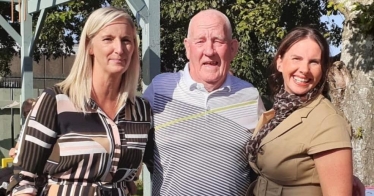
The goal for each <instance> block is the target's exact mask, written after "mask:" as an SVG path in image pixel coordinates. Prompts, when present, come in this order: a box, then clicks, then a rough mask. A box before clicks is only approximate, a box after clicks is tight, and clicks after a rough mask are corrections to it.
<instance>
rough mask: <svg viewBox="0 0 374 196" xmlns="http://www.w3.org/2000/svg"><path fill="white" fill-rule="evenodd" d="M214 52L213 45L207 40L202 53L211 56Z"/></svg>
mask: <svg viewBox="0 0 374 196" xmlns="http://www.w3.org/2000/svg"><path fill="white" fill-rule="evenodd" d="M213 54H214V46H213V43H212V42H207V43H206V44H205V48H204V55H206V56H212V55H213Z"/></svg>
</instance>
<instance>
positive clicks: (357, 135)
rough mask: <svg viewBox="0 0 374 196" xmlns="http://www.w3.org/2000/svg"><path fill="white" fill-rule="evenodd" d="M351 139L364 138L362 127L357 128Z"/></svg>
mask: <svg viewBox="0 0 374 196" xmlns="http://www.w3.org/2000/svg"><path fill="white" fill-rule="evenodd" d="M353 137H354V138H355V139H359V140H361V139H363V138H364V129H363V128H362V127H358V128H357V130H356V131H355V132H354V134H353Z"/></svg>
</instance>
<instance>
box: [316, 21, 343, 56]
mask: <svg viewBox="0 0 374 196" xmlns="http://www.w3.org/2000/svg"><path fill="white" fill-rule="evenodd" d="M333 20H334V22H335V23H336V24H337V25H338V26H339V27H343V20H344V16H343V15H335V16H322V17H321V21H329V22H330V23H332V21H333ZM340 49H341V46H339V47H335V46H330V51H331V56H335V55H336V54H339V53H340Z"/></svg>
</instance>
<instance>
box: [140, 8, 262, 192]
mask: <svg viewBox="0 0 374 196" xmlns="http://www.w3.org/2000/svg"><path fill="white" fill-rule="evenodd" d="M184 45H185V49H186V55H187V58H188V60H189V63H187V64H186V66H185V68H184V70H183V71H180V72H178V73H164V74H160V75H158V76H157V77H155V78H154V80H153V81H152V83H151V84H150V86H149V87H148V88H147V89H146V91H145V93H144V97H145V98H146V99H148V100H149V102H150V103H151V105H152V108H153V111H154V115H155V116H154V119H155V120H154V121H155V129H156V132H155V140H156V148H155V169H154V173H153V176H152V184H153V187H152V192H153V195H244V194H245V191H246V188H247V187H248V186H249V183H250V178H249V171H250V169H249V167H248V164H247V159H246V154H245V150H244V149H245V148H244V146H245V143H246V142H247V140H248V139H249V138H250V136H251V135H252V133H251V130H252V129H253V128H255V126H256V123H257V120H258V116H259V115H260V114H261V113H262V112H263V111H264V107H263V104H262V101H261V98H260V95H259V93H258V91H257V89H256V88H254V87H253V86H252V84H250V83H248V82H245V81H243V80H240V79H239V78H237V77H234V76H232V75H231V74H229V70H230V63H231V61H232V60H233V59H234V57H235V55H236V54H237V51H238V47H239V43H238V41H237V40H235V39H233V38H232V30H231V25H230V21H229V20H228V18H227V17H226V16H225V15H224V14H223V13H221V12H219V11H217V10H212V9H210V10H204V11H201V12H200V13H198V14H196V15H195V16H194V17H193V18H192V19H191V21H190V24H189V28H188V35H187V38H186V39H185V40H184Z"/></svg>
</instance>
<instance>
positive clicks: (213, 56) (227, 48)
mask: <svg viewBox="0 0 374 196" xmlns="http://www.w3.org/2000/svg"><path fill="white" fill-rule="evenodd" d="M184 45H185V48H186V55H187V58H188V60H189V68H190V75H191V77H192V79H193V80H195V81H196V82H199V83H203V84H204V86H205V88H207V86H208V88H209V86H210V87H213V89H207V90H208V91H212V90H215V89H217V88H219V87H220V86H221V85H222V84H223V82H224V81H225V79H226V76H227V73H228V71H229V70H230V63H231V61H232V60H233V59H234V57H235V55H236V53H237V50H238V42H237V41H236V40H233V39H232V38H231V36H230V35H229V33H228V30H227V28H226V25H225V20H224V19H223V18H222V17H221V16H219V15H217V14H214V13H213V14H212V13H209V12H208V13H207V12H205V13H200V14H198V15H196V16H195V17H194V18H193V19H192V22H191V24H190V31H189V36H188V38H186V39H185V40H184Z"/></svg>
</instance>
